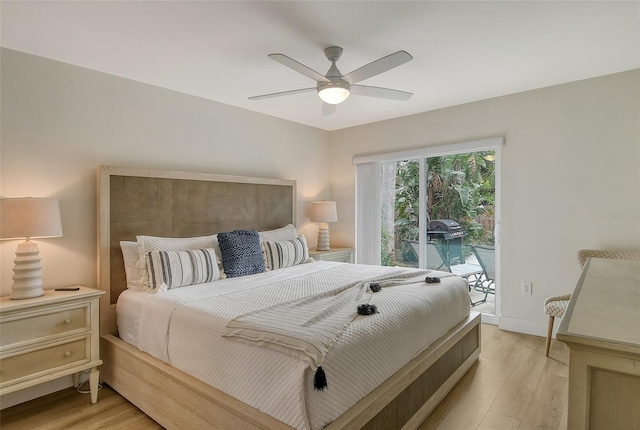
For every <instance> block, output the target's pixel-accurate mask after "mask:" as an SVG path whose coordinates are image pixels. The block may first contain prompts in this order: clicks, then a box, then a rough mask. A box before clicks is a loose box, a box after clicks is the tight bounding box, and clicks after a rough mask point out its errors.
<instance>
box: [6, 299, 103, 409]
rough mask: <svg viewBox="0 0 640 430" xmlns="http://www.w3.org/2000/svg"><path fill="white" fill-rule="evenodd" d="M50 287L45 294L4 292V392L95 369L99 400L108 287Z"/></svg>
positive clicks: (93, 384)
mask: <svg viewBox="0 0 640 430" xmlns="http://www.w3.org/2000/svg"><path fill="white" fill-rule="evenodd" d="M78 288H79V290H78V291H54V290H45V293H44V296H41V297H36V298H33V299H24V300H11V299H10V298H9V297H8V296H7V297H0V396H1V395H3V394H8V393H11V392H14V391H18V390H21V389H23V388H27V387H31V386H33V385H37V384H41V383H43V382H47V381H50V380H53V379H57V378H60V377H63V376H67V375H74V378H73V380H74V384H75V385H77V383H78V375H77V374H78V373H79V372H82V371H84V370H87V369H90V373H89V386H90V390H91V402H92V403H95V402H96V401H97V400H98V380H99V372H98V366H99V365H101V364H102V360H100V357H99V341H100V332H99V330H100V328H99V327H100V326H99V320H100V319H99V309H100V306H99V299H100V296H101V295H102V294H104V291H100V290H94V289H91V288H86V287H78Z"/></svg>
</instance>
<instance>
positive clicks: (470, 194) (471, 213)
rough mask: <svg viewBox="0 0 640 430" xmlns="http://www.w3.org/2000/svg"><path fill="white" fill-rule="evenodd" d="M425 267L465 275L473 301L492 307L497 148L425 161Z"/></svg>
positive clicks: (485, 306)
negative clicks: (438, 267)
mask: <svg viewBox="0 0 640 430" xmlns="http://www.w3.org/2000/svg"><path fill="white" fill-rule="evenodd" d="M425 164H426V170H427V172H426V173H427V193H426V194H427V215H428V220H429V223H428V226H427V244H426V247H427V252H426V256H427V265H426V267H427V268H432V269H435V268H437V266H438V265H441V266H442V267H444V269H440V270H449V271H451V272H453V273H455V274H457V275H459V276H463V277H465V278H467V279H468V280H469V283H470V291H471V301H472V302H474V303H477V306H478V307H479V306H482V307H483V308H481V309H477V310H480V311H481V312H485V313H494V312H495V308H494V304H495V264H494V261H495V251H494V237H493V232H494V226H495V218H494V204H495V153H494V151H479V152H472V153H464V154H454V155H447V156H441V157H429V158H427V159H426V160H425Z"/></svg>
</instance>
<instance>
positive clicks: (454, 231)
mask: <svg viewBox="0 0 640 430" xmlns="http://www.w3.org/2000/svg"><path fill="white" fill-rule="evenodd" d="M467 234H468V233H467V232H466V230H464V229H463V228H462V227H460V224H458V223H457V222H455V221H453V220H450V219H436V220H433V221H431V222H429V226H428V229H427V238H428V239H429V240H431V241H434V242H437V243H436V245H437V246H438V247H439V248H440V251H441V252H442V256H443V257H444V259H445V262H446V263H447V265H448V266H451V265H453V264H462V263H464V253H463V252H462V238H463V237H465V236H466V235H467Z"/></svg>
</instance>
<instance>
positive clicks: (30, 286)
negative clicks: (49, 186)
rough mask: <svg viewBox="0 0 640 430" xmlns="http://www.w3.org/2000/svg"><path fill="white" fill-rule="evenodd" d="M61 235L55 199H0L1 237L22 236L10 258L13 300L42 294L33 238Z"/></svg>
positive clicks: (38, 264)
mask: <svg viewBox="0 0 640 430" xmlns="http://www.w3.org/2000/svg"><path fill="white" fill-rule="evenodd" d="M60 236H62V223H61V221H60V206H59V204H58V201H57V200H55V199H42V198H31V197H24V198H15V199H1V200H0V239H3V240H7V239H23V238H24V239H25V241H24V242H22V243H21V244H19V245H18V249H17V250H16V259H15V260H14V261H13V262H14V266H13V285H12V286H11V298H12V299H30V298H33V297H39V296H42V295H43V294H44V291H43V290H42V267H41V266H40V251H39V250H38V244H37V243H35V242H31V240H30V239H33V238H43V237H60Z"/></svg>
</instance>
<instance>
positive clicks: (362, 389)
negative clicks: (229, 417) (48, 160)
mask: <svg viewBox="0 0 640 430" xmlns="http://www.w3.org/2000/svg"><path fill="white" fill-rule="evenodd" d="M390 270H397V268H389V267H381V266H366V265H352V264H343V263H334V262H326V261H317V262H314V263H309V264H302V265H298V266H294V267H290V268H286V269H281V270H274V271H272V272H266V273H262V274H258V275H252V276H245V277H241V278H231V279H224V280H219V281H216V282H213V283H209V284H201V285H193V286H190V287H183V288H178V289H173V290H169V291H167V292H164V293H159V294H148V293H142V292H139V291H134V290H127V291H125V292H124V293H123V294H121V295H120V298H119V299H118V309H117V313H118V329H119V333H120V337H121V338H123V340H125V341H127V342H129V343H131V344H133V345H135V346H137V347H138V348H140V349H141V350H142V351H145V352H147V353H149V354H151V355H153V356H154V357H156V358H159V359H161V360H163V361H165V362H167V363H169V364H171V365H172V366H174V367H176V368H178V369H180V370H182V371H184V372H186V373H188V374H190V375H192V376H194V377H195V378H197V379H200V380H201V381H203V382H206V383H207V384H209V385H211V386H213V387H216V388H217V389H219V390H221V391H224V392H225V393H227V394H229V395H231V396H233V397H235V398H238V399H240V400H242V401H243V402H245V403H247V404H248V405H251V406H253V407H255V408H256V409H259V410H261V411H263V412H265V413H267V414H269V415H271V416H273V417H275V418H276V419H278V420H280V421H282V422H284V423H286V424H288V425H290V426H292V427H295V428H298V429H314V430H315V429H321V428H323V427H324V426H326V425H327V424H329V423H331V422H332V421H333V420H334V419H336V418H337V417H338V416H340V415H341V414H343V413H344V412H345V411H346V410H348V409H349V408H350V407H351V406H353V405H354V404H355V403H356V402H357V401H358V400H360V399H361V398H362V397H364V396H365V395H367V394H368V393H369V392H371V391H372V390H373V389H374V388H375V387H377V386H378V385H380V384H381V383H382V382H383V381H385V380H386V379H387V378H389V377H390V376H391V375H392V374H393V373H395V372H396V371H398V370H399V369H400V368H401V367H402V366H404V365H405V364H406V363H408V362H409V361H410V360H411V359H413V358H414V357H416V356H417V355H418V354H419V353H420V352H421V351H423V350H424V349H425V348H427V347H428V346H429V345H430V344H431V343H432V342H433V341H435V340H436V339H438V338H439V337H440V336H442V335H443V334H444V333H446V332H447V331H448V330H449V329H450V328H451V327H453V326H454V325H456V324H457V323H458V322H460V321H461V320H462V319H464V318H465V317H466V316H468V315H469V311H470V306H469V294H468V287H467V283H466V281H465V280H464V279H462V278H458V277H451V274H449V273H444V272H439V273H440V274H441V275H442V276H443V277H444V276H449V277H447V278H443V279H442V282H441V283H440V284H426V283H424V282H419V283H416V284H410V285H401V286H395V287H390V288H383V289H382V291H380V292H378V293H375V294H371V296H370V300H369V303H372V304H375V305H376V306H377V308H378V313H376V314H374V315H368V316H358V317H357V318H356V319H355V320H354V321H353V322H352V323H351V324H349V325H348V327H347V328H346V329H345V331H344V332H343V334H342V335H341V337H340V339H339V341H338V342H337V343H336V344H335V345H334V346H333V348H332V349H331V350H330V351H329V352H328V353H327V355H326V356H325V358H324V360H323V363H322V367H323V369H324V371H325V374H326V376H327V384H328V387H327V388H326V389H325V390H324V391H316V390H314V389H313V376H314V372H313V371H311V370H310V369H309V364H308V363H307V362H306V361H303V360H300V359H297V358H294V357H292V356H290V355H286V354H283V353H281V352H277V351H273V350H270V349H267V348H261V347H259V346H254V345H250V344H245V343H241V342H236V341H233V340H230V339H228V338H223V337H222V336H221V334H222V332H223V331H224V328H225V325H226V324H227V323H228V322H229V321H230V320H232V319H233V318H236V317H238V316H240V315H244V314H246V313H248V312H252V311H255V310H258V309H263V308H266V307H269V306H272V305H275V304H277V303H281V302H287V301H290V300H294V299H298V298H301V297H305V296H308V295H311V294H316V293H319V292H321V291H324V290H326V289H329V288H335V286H336V283H337V284H338V285H341V284H347V283H350V282H356V281H358V280H362V279H368V278H372V277H375V276H378V275H382V274H384V273H387V272H388V271H390ZM367 298H369V297H367ZM354 311H355V309H354Z"/></svg>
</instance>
